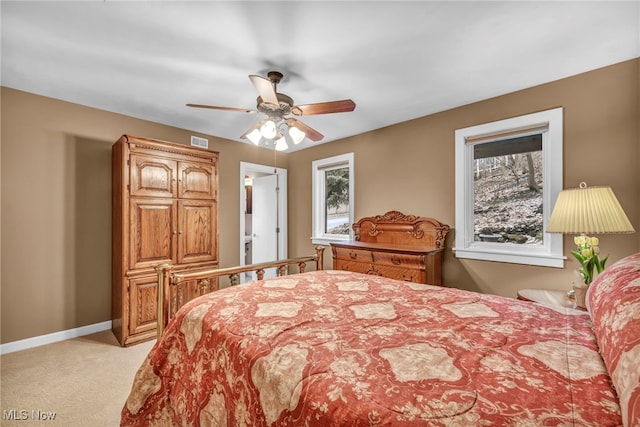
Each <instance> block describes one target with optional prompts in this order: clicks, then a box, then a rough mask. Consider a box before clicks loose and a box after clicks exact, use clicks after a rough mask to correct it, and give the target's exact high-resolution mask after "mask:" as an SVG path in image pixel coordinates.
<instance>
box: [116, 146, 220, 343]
mask: <svg viewBox="0 0 640 427" xmlns="http://www.w3.org/2000/svg"><path fill="white" fill-rule="evenodd" d="M112 153H113V177H112V178H113V187H112V192H113V212H112V215H113V227H112V233H113V256H112V264H113V272H112V282H113V286H112V288H113V289H112V329H113V333H114V335H115V336H116V338H118V341H119V342H120V344H121V345H123V346H128V345H131V344H135V343H138V342H142V341H145V340H149V339H153V338H155V337H156V328H157V314H158V310H157V287H158V285H157V283H158V273H157V272H156V269H155V268H156V267H157V266H159V265H161V264H170V265H172V266H174V270H173V271H175V272H178V273H179V272H184V271H187V270H189V271H198V270H207V269H212V268H216V267H217V266H218V203H217V197H218V153H217V152H215V151H208V150H204V149H201V148H195V147H190V146H186V145H181V144H174V143H170V142H164V141H158V140H153V139H148V138H140V137H135V136H130V135H123V136H122V137H121V138H120V139H119V140H118V141H117V142H116V143H115V144H114V145H113V148H112ZM217 288H218V282H217V280H216V279H209V280H200V281H198V282H193V281H192V282H189V281H186V282H184V283H181V284H180V286H176V287H175V288H173V289H172V292H173V293H172V295H170V304H171V306H170V312H171V313H175V312H176V311H177V309H178V308H179V307H180V306H182V305H183V304H185V303H186V302H187V301H189V300H190V299H192V298H195V297H196V296H199V295H202V294H204V293H207V292H211V291H212V290H216V289H217Z"/></svg>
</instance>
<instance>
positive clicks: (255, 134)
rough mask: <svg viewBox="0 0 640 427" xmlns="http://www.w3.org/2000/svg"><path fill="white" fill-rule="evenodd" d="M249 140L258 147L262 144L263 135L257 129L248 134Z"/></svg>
mask: <svg viewBox="0 0 640 427" xmlns="http://www.w3.org/2000/svg"><path fill="white" fill-rule="evenodd" d="M247 138H249V141H251V142H253V143H254V144H255V145H258V144H260V139H262V134H261V133H260V131H259V130H258V128H255V129H253V130H252V131H251V132H249V133H248V134H247Z"/></svg>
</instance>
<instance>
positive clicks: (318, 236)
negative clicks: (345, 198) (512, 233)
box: [311, 153, 355, 245]
mask: <svg viewBox="0 0 640 427" xmlns="http://www.w3.org/2000/svg"><path fill="white" fill-rule="evenodd" d="M353 164H354V156H353V153H346V154H341V155H338V156H333V157H328V158H326V159H320V160H314V161H313V162H312V165H311V173H312V179H311V181H312V187H313V188H312V197H313V209H312V217H313V219H312V223H313V231H312V234H311V241H312V242H313V244H316V245H328V244H330V243H331V242H343V241H347V240H350V239H353V230H352V229H351V227H349V234H348V235H343V234H327V233H325V232H324V228H325V227H324V226H325V224H326V218H325V216H326V211H327V210H326V206H325V204H326V195H325V186H324V172H325V171H326V170H328V169H338V168H344V167H348V168H349V224H353V206H354V203H353V196H354V194H355V192H354V188H355V183H354V176H355V173H354V169H353Z"/></svg>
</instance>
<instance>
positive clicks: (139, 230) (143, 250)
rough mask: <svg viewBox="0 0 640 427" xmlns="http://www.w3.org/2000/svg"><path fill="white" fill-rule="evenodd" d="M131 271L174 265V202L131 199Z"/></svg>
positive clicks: (175, 221)
mask: <svg viewBox="0 0 640 427" xmlns="http://www.w3.org/2000/svg"><path fill="white" fill-rule="evenodd" d="M130 205H131V217H130V226H131V231H130V237H131V242H130V245H129V249H130V257H129V260H130V266H129V267H130V268H131V269H138V268H145V267H154V266H156V265H158V264H162V263H165V262H166V263H172V264H173V263H175V262H176V257H175V253H176V251H175V245H176V223H177V218H176V215H177V211H176V201H174V200H171V199H131V202H130Z"/></svg>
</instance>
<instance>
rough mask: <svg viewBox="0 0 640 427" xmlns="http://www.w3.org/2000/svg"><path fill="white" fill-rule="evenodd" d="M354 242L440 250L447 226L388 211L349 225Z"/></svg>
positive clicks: (442, 247) (432, 220)
mask: <svg viewBox="0 0 640 427" xmlns="http://www.w3.org/2000/svg"><path fill="white" fill-rule="evenodd" d="M353 231H354V233H355V240H356V241H358V242H362V243H373V244H379V245H382V246H400V247H416V248H424V247H431V248H434V249H444V241H445V238H446V237H447V233H448V232H449V226H448V225H446V224H443V223H441V222H440V221H438V220H436V219H433V218H427V217H418V216H415V215H406V214H403V213H402V212H398V211H389V212H387V213H385V214H384V215H377V216H373V217H365V218H362V219H360V220H358V222H356V223H355V224H353Z"/></svg>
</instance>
